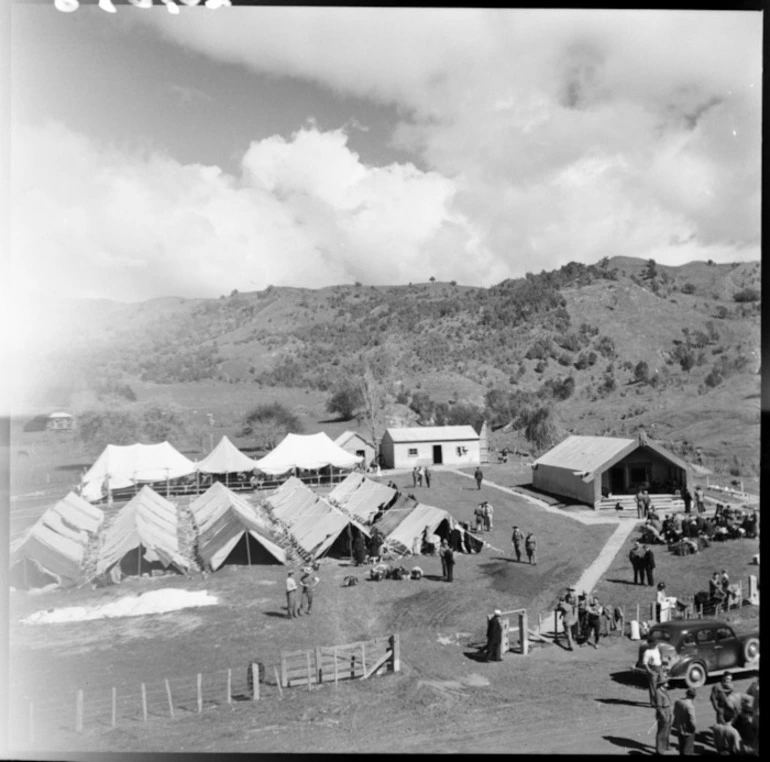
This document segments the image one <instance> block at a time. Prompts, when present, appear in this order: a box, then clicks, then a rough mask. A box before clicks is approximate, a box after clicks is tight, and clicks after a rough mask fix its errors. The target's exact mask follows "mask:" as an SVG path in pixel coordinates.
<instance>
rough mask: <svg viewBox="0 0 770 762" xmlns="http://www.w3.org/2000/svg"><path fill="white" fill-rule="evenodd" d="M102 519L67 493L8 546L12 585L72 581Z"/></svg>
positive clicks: (91, 508)
mask: <svg viewBox="0 0 770 762" xmlns="http://www.w3.org/2000/svg"><path fill="white" fill-rule="evenodd" d="M103 521H104V513H103V512H102V511H101V509H99V508H96V507H95V506H93V505H91V504H90V503H87V502H86V501H85V500H83V498H81V497H79V496H78V495H76V494H75V493H74V492H70V493H69V494H68V495H67V496H66V497H64V498H63V499H62V500H60V501H59V502H58V503H56V504H55V505H53V506H51V507H50V508H49V509H48V510H46V511H45V513H44V514H43V515H42V516H41V517H40V518H39V519H38V520H37V522H35V524H33V525H32V527H30V528H29V529H28V530H27V531H26V532H25V533H24V535H23V536H22V537H20V538H19V539H18V540H17V541H16V542H14V543H13V544H12V545H11V559H10V561H11V563H10V568H11V578H12V582H13V583H14V586H15V587H24V588H28V587H36V586H39V585H40V584H46V583H47V582H58V584H60V585H69V584H74V583H75V582H77V581H79V579H80V577H81V575H82V564H83V558H84V556H85V553H86V548H87V546H88V543H89V541H90V537H91V535H92V534H94V533H96V532H97V531H98V530H99V527H100V526H101V524H102V522H103Z"/></svg>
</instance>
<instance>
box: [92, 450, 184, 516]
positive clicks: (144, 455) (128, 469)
mask: <svg viewBox="0 0 770 762" xmlns="http://www.w3.org/2000/svg"><path fill="white" fill-rule="evenodd" d="M193 473H195V464H194V463H193V462H192V461H191V460H190V459H189V458H186V457H185V456H184V455H182V453H181V452H179V451H178V450H175V449H174V448H173V447H172V446H171V445H170V444H169V443H168V442H160V443H159V444H151V445H145V444H138V443H137V444H132V445H107V447H105V448H104V451H103V452H102V454H101V455H100V456H99V457H98V458H97V459H96V462H95V463H94V464H93V466H91V468H89V469H88V471H87V472H86V474H85V476H84V477H83V482H82V490H81V494H82V495H83V497H84V498H86V500H91V501H95V500H99V499H101V497H102V486H103V485H105V484H107V485H109V489H110V490H115V489H121V488H123V487H131V486H133V485H135V484H138V483H140V482H145V483H148V482H149V483H152V482H162V481H167V480H169V479H178V478H179V477H181V476H189V475H190V474H193Z"/></svg>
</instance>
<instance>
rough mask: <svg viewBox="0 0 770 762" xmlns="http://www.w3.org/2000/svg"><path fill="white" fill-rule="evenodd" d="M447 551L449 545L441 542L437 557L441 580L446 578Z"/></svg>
mask: <svg viewBox="0 0 770 762" xmlns="http://www.w3.org/2000/svg"><path fill="white" fill-rule="evenodd" d="M448 550H449V543H447V541H446V540H442V541H441V547H440V548H439V549H438V556H439V558H440V559H441V577H442V579H446V578H447V570H446V552H447V551H448Z"/></svg>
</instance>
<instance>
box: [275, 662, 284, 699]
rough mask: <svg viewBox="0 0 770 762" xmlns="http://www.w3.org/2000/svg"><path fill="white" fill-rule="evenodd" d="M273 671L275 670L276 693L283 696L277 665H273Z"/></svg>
mask: <svg viewBox="0 0 770 762" xmlns="http://www.w3.org/2000/svg"><path fill="white" fill-rule="evenodd" d="M281 669H283V656H281ZM273 672H275V682H276V685H278V694H279V695H280V697H281V698H283V688H282V687H281V678H280V677H278V667H273Z"/></svg>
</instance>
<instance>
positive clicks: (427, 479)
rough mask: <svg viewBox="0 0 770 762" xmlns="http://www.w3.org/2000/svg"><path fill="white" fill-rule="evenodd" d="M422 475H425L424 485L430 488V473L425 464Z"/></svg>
mask: <svg viewBox="0 0 770 762" xmlns="http://www.w3.org/2000/svg"><path fill="white" fill-rule="evenodd" d="M423 475H424V476H425V486H426V487H427V488H428V489H430V477H431V475H432V474H431V472H430V469H429V468H428V467H427V466H425V472H424V474H423Z"/></svg>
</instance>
